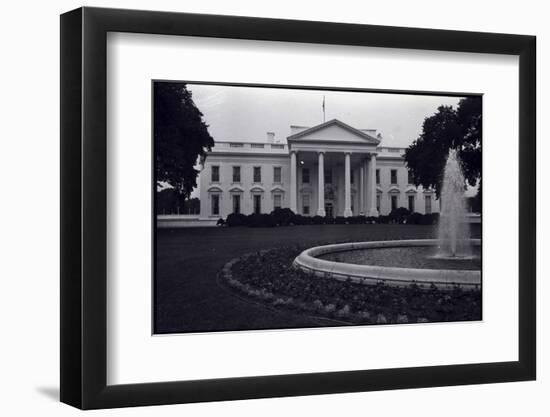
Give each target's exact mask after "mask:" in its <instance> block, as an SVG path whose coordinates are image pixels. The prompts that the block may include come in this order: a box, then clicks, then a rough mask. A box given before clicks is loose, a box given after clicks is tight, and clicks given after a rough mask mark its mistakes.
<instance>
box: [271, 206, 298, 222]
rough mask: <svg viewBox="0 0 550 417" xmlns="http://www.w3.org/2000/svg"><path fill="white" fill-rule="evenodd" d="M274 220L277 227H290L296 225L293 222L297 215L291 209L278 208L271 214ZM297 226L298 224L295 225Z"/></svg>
mask: <svg viewBox="0 0 550 417" xmlns="http://www.w3.org/2000/svg"><path fill="white" fill-rule="evenodd" d="M270 216H271V217H272V219H273V222H274V224H275V225H277V226H288V225H289V224H291V223H294V222H293V220H294V218H295V217H296V214H294V212H293V211H292V210H291V209H289V208H276V209H275V210H273V211H272V212H271V214H270ZM294 224H296V223H294Z"/></svg>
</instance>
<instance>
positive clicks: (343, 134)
mask: <svg viewBox="0 0 550 417" xmlns="http://www.w3.org/2000/svg"><path fill="white" fill-rule="evenodd" d="M294 129H295V130H297V132H296V133H294V134H292V135H291V136H289V137H288V138H287V140H288V144H289V148H290V149H289V152H290V193H291V195H290V209H291V210H292V211H294V212H295V213H301V212H303V211H304V208H306V207H310V205H304V204H302V206H303V207H302V209H301V210H300V208H299V207H298V203H299V202H300V201H302V202H303V201H304V199H305V200H306V202H307V203H308V204H311V197H312V196H313V195H315V196H316V197H317V199H316V202H317V204H316V206H317V207H316V212H315V213H316V214H317V215H319V216H326V215H329V216H330V215H332V216H336V215H340V216H344V217H350V216H353V215H359V214H362V215H366V216H377V215H378V211H377V208H376V154H377V152H376V149H377V146H378V144H379V143H380V141H379V139H377V138H375V137H372V136H370V135H369V134H368V133H366V132H363V131H361V130H358V129H355V128H353V127H351V126H348V125H346V124H345V123H343V122H340V121H339V120H331V121H328V122H326V123H323V124H321V125H318V126H315V127H313V128H304V129H300V128H299V127H294ZM300 170H301V172H300ZM312 174H313V175H312ZM304 176H305V177H306V178H305V181H304ZM312 177H316V178H315V179H316V181H315V182H313V181H311V178H312ZM306 211H309V208H308V209H307V210H306ZM327 211H331V213H327ZM306 214H307V213H306Z"/></svg>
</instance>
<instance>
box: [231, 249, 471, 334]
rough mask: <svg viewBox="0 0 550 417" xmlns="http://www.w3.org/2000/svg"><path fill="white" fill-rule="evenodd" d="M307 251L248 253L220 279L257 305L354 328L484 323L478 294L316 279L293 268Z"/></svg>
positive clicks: (287, 250)
mask: <svg viewBox="0 0 550 417" xmlns="http://www.w3.org/2000/svg"><path fill="white" fill-rule="evenodd" d="M303 249H305V248H303V247H291V248H279V249H272V250H269V251H261V252H257V253H252V254H247V255H245V256H243V257H241V258H236V259H234V260H233V261H231V262H229V263H228V264H227V265H226V266H225V267H224V270H223V272H222V276H223V278H224V279H225V281H226V282H227V284H229V286H230V287H232V288H233V289H235V290H236V291H238V292H239V293H241V294H243V295H245V296H246V297H249V298H252V299H254V300H256V301H261V302H262V303H265V304H267V305H270V306H273V307H277V308H285V309H293V310H299V311H301V312H303V313H305V314H310V315H316V316H322V317H326V318H330V319H335V320H338V321H341V322H345V323H350V324H390V323H423V322H441V321H465V320H481V292H480V291H478V290H463V289H460V288H456V289H454V290H452V291H448V290H447V291H441V290H438V289H437V288H435V287H432V288H429V289H422V288H419V287H418V286H416V285H414V284H413V285H411V286H409V287H405V288H395V287H389V286H386V285H383V284H377V285H362V284H356V283H352V282H350V281H337V280H333V279H323V278H318V277H314V276H311V275H310V274H308V273H306V272H303V271H301V270H297V269H295V268H293V267H292V262H293V260H294V258H295V257H296V256H297V255H298V254H299V253H300V252H301V251H302V250H303Z"/></svg>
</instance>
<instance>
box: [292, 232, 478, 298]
mask: <svg viewBox="0 0 550 417" xmlns="http://www.w3.org/2000/svg"><path fill="white" fill-rule="evenodd" d="M471 242H472V244H473V245H475V246H481V240H480V239H471ZM437 244H438V240H437V239H416V240H388V241H377V242H352V243H339V244H333V245H324V246H316V247H313V248H309V249H306V250H305V251H303V252H302V253H301V254H300V255H298V256H297V257H296V259H295V260H294V263H293V265H294V266H295V267H296V268H300V269H302V270H304V271H306V272H310V273H312V274H314V275H316V276H319V277H324V278H333V279H338V280H351V281H352V282H356V283H360V284H377V283H384V284H386V285H391V286H399V287H403V286H408V285H411V284H412V283H415V284H417V285H419V286H424V285H427V286H431V285H435V286H436V287H438V288H441V289H453V288H455V287H457V286H458V287H466V288H475V289H479V288H480V286H481V271H466V270H447V269H416V268H397V267H385V266H378V265H357V264H350V263H344V262H334V261H328V260H325V259H319V258H318V256H320V255H323V254H327V253H334V252H342V251H348V250H355V249H374V248H392V247H403V246H435V245H437Z"/></svg>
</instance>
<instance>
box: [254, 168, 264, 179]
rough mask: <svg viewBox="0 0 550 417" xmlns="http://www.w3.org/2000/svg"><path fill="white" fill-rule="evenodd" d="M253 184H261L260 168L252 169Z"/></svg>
mask: <svg viewBox="0 0 550 417" xmlns="http://www.w3.org/2000/svg"><path fill="white" fill-rule="evenodd" d="M254 182H262V167H254Z"/></svg>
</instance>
